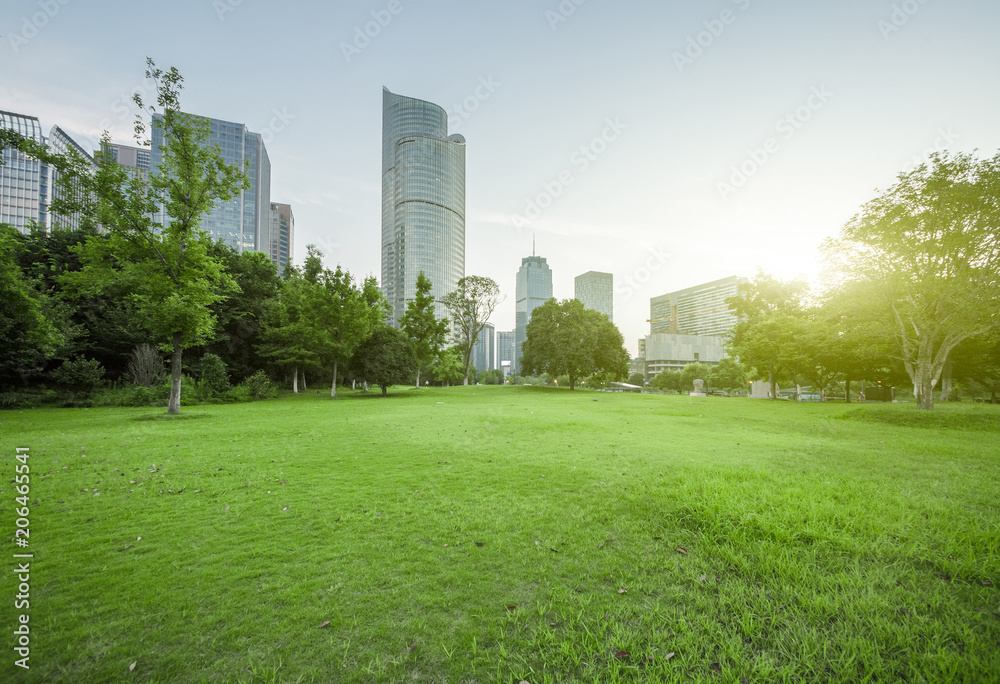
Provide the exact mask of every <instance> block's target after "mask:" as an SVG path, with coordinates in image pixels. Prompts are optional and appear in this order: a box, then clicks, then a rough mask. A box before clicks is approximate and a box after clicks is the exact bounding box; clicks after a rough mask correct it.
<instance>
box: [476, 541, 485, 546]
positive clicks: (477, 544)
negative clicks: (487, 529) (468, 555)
mask: <svg viewBox="0 0 1000 684" xmlns="http://www.w3.org/2000/svg"><path fill="white" fill-rule="evenodd" d="M475 544H476V546H482V545H483V543H482V542H476V543H475Z"/></svg>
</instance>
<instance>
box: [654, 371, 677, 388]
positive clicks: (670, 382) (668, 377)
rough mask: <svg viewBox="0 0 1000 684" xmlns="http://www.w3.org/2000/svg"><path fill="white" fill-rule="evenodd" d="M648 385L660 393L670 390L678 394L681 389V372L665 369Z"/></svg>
mask: <svg viewBox="0 0 1000 684" xmlns="http://www.w3.org/2000/svg"><path fill="white" fill-rule="evenodd" d="M649 384H650V385H651V386H653V387H655V388H656V389H658V390H660V391H661V392H666V391H667V390H671V391H674V392H679V391H680V389H681V372H680V371H679V370H670V369H665V370H662V371H660V372H659V373H657V374H656V375H655V376H654V377H653V379H652V380H650V381H649Z"/></svg>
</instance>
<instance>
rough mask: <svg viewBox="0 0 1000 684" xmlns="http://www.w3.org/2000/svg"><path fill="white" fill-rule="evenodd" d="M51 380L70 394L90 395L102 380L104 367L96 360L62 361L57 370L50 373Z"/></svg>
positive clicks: (81, 358) (76, 359) (79, 358)
mask: <svg viewBox="0 0 1000 684" xmlns="http://www.w3.org/2000/svg"><path fill="white" fill-rule="evenodd" d="M51 376H52V379H53V380H54V381H55V382H56V383H57V384H59V385H60V386H62V387H64V388H66V389H68V390H69V391H70V392H71V393H72V394H82V395H84V396H86V395H88V394H90V393H91V392H93V391H94V390H96V389H97V388H98V387H100V386H101V383H102V381H103V379H104V367H103V366H101V363H100V361H98V360H97V359H87V358H83V357H78V358H75V359H70V360H68V361H63V364H62V365H61V366H59V368H57V369H55V370H54V371H52V373H51Z"/></svg>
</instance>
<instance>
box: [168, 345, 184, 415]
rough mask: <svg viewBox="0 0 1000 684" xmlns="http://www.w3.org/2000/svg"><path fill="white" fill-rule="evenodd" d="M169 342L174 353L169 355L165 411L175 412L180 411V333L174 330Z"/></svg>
mask: <svg viewBox="0 0 1000 684" xmlns="http://www.w3.org/2000/svg"><path fill="white" fill-rule="evenodd" d="M171 342H172V343H173V345H174V353H173V356H171V357H170V400H169V401H168V402H167V413H168V414H171V413H174V414H176V413H180V412H181V334H180V333H179V332H175V333H174V335H173V339H172V340H171Z"/></svg>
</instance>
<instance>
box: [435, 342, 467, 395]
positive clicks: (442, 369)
mask: <svg viewBox="0 0 1000 684" xmlns="http://www.w3.org/2000/svg"><path fill="white" fill-rule="evenodd" d="M431 376H432V380H433V381H434V382H439V383H441V384H442V385H444V386H445V387H448V386H450V385H454V384H457V383H458V381H459V380H461V379H462V376H463V370H462V350H461V349H459V348H458V347H449V348H448V349H445V350H444V351H443V352H441V353H440V354H438V357H437V358H436V359H434V362H433V363H432V364H431Z"/></svg>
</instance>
